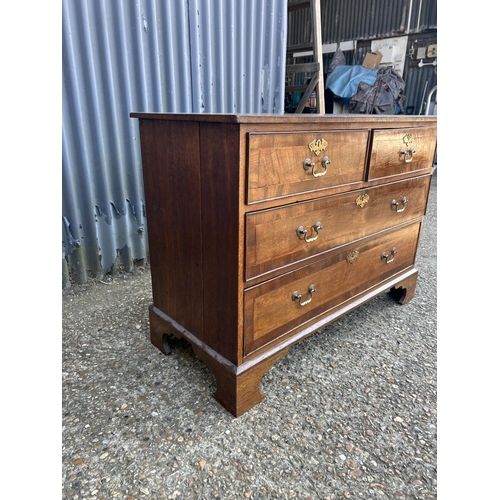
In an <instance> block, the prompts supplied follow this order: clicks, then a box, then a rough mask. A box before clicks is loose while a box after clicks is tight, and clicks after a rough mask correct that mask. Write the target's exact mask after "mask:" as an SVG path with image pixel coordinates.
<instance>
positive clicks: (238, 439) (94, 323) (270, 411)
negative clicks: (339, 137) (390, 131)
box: [62, 171, 437, 500]
mask: <svg viewBox="0 0 500 500" xmlns="http://www.w3.org/2000/svg"><path fill="white" fill-rule="evenodd" d="M436 202H437V171H436V173H435V174H434V176H433V181H432V187H431V193H430V198H429V206H428V212H427V215H426V220H425V223H424V229H423V234H422V236H421V240H420V247H419V253H418V257H417V268H418V269H419V278H418V282H417V290H416V294H415V297H414V299H413V300H412V301H410V302H409V303H408V304H406V305H404V306H401V305H399V304H398V303H396V302H394V301H393V300H392V299H390V298H389V297H388V296H387V294H382V295H380V296H378V297H376V298H375V299H373V300H372V301H371V302H369V303H367V304H365V305H363V306H361V307H360V308H358V309H357V310H355V311H352V312H351V313H349V314H347V315H346V316H344V317H342V318H341V319H339V320H338V321H336V322H334V323H332V324H330V325H329V326H327V327H325V328H324V329H322V330H320V331H318V332H316V333H315V334H313V335H311V336H310V337H308V338H307V339H304V340H303V341H301V342H300V343H299V344H296V345H295V346H292V348H291V349H290V351H289V353H288V355H287V356H285V357H284V358H282V359H280V360H278V361H277V362H276V364H275V365H274V368H273V369H272V370H270V371H269V372H268V373H267V374H266V375H265V376H264V378H263V380H262V384H261V389H262V392H263V393H264V394H265V399H264V401H263V402H262V403H260V404H258V405H257V406H255V407H254V408H252V409H251V410H249V411H248V412H246V413H245V414H243V415H242V416H241V417H239V418H234V417H233V416H232V415H231V414H230V413H229V412H227V411H226V410H225V409H224V408H222V407H221V406H220V405H219V403H217V401H215V400H214V398H213V397H212V393H213V392H214V390H215V379H214V377H213V375H212V374H211V372H210V371H209V370H208V369H207V368H206V366H205V365H204V364H203V363H202V362H201V361H200V360H199V359H198V358H197V357H196V356H195V355H194V354H193V351H192V349H191V347H190V345H189V344H188V343H186V342H185V341H181V340H175V341H173V342H172V346H173V353H172V355H170V356H164V355H163V354H161V353H160V352H159V351H158V350H157V349H156V348H155V347H153V346H152V345H151V343H150V342H149V330H148V306H149V304H150V303H151V301H152V295H151V276H150V272H149V268H148V267H147V266H145V267H137V268H135V269H134V270H133V271H132V272H128V273H125V272H121V273H119V274H117V275H114V276H112V277H111V276H108V277H106V278H105V279H103V280H94V281H93V282H91V283H88V284H86V285H80V286H73V287H72V288H71V289H69V290H64V291H63V293H62V295H63V297H62V342H63V348H62V371H63V382H62V498H63V499H68V500H69V499H73V500H79V499H86V498H92V499H94V498H95V499H106V500H107V499H113V498H116V499H127V500H135V499H150V500H152V499H157V500H159V499H182V500H184V499H238V498H242V499H245V498H251V499H275V498H276V499H285V498H297V499H331V500H333V499H344V498H351V499H354V498H365V499H377V498H380V499H391V500H392V499H398V498H401V499H430V498H437V285H436V282H437V233H436V228H437V203H436Z"/></svg>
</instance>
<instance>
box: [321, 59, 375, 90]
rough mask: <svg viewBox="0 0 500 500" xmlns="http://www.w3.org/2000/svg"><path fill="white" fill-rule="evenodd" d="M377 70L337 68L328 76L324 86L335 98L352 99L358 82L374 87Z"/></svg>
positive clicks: (356, 67)
mask: <svg viewBox="0 0 500 500" xmlns="http://www.w3.org/2000/svg"><path fill="white" fill-rule="evenodd" d="M377 73H378V69H368V68H365V67H364V66H360V65H355V66H337V67H336V68H334V70H333V71H332V72H331V73H330V74H329V75H328V77H327V79H326V83H325V86H326V88H327V89H330V90H331V91H332V92H333V93H334V94H335V95H336V96H339V97H347V98H350V97H352V96H353V95H354V94H355V93H356V92H357V90H358V85H359V82H364V83H367V84H368V85H374V84H375V80H376V79H377Z"/></svg>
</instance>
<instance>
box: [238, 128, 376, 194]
mask: <svg viewBox="0 0 500 500" xmlns="http://www.w3.org/2000/svg"><path fill="white" fill-rule="evenodd" d="M368 135H369V132H368V131H367V130H355V131H351V130H349V131H338V132H332V131H329V132H322V131H318V132H306V131H304V132H293V133H276V132H272V133H271V132H266V133H250V134H249V137H248V142H249V144H248V146H249V154H248V185H247V202H248V203H255V202H257V201H263V200H269V199H275V198H282V197H285V196H289V195H292V194H298V193H305V192H310V191H316V190H321V189H327V188H331V187H336V186H343V185H348V184H352V183H355V182H361V181H363V176H364V169H365V160H366V150H367V143H368Z"/></svg>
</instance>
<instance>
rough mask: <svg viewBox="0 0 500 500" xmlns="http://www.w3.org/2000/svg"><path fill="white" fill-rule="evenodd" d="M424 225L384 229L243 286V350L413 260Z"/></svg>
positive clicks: (284, 332) (308, 318) (318, 313)
mask: <svg viewBox="0 0 500 500" xmlns="http://www.w3.org/2000/svg"><path fill="white" fill-rule="evenodd" d="M420 225H421V221H418V222H415V223H413V224H409V225H405V226H402V227H400V228H399V229H397V230H389V231H386V232H384V233H382V234H379V235H377V236H373V237H371V238H368V239H365V240H362V241H361V242H359V245H349V247H346V249H345V250H343V251H341V252H338V253H336V254H335V255H333V256H330V257H328V258H325V259H323V260H320V261H318V262H315V263H314V264H311V265H309V266H306V267H303V268H301V269H299V270H297V271H295V272H292V273H288V274H285V275H282V276H280V277H278V278H275V279H272V280H268V281H266V282H264V283H262V284H260V285H257V286H255V287H252V288H248V289H247V290H245V292H244V299H243V300H244V302H243V307H244V320H243V328H244V345H245V348H244V349H245V355H247V354H249V353H251V352H253V351H254V350H256V349H258V348H259V347H262V346H264V345H265V344H267V343H269V342H271V341H273V340H275V339H278V338H280V337H283V336H286V335H287V334H292V333H294V331H297V329H298V328H299V327H300V326H301V325H304V324H305V323H307V322H310V321H311V320H314V319H315V318H318V317H320V316H321V315H324V314H325V313H327V312H329V311H330V310H332V309H333V308H335V307H339V306H340V305H342V304H343V303H345V302H346V301H348V300H349V299H353V298H355V297H356V296H358V295H360V294H361V293H363V292H365V291H366V290H368V289H369V288H371V287H374V286H376V285H377V284H379V283H380V282H382V281H383V280H386V279H389V278H390V277H391V276H393V275H395V274H396V273H398V272H401V271H403V270H404V269H406V268H408V267H410V266H412V265H413V264H414V261H415V255H416V250H417V243H418V237H419V231H420Z"/></svg>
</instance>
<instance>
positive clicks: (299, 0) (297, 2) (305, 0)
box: [288, 0, 311, 12]
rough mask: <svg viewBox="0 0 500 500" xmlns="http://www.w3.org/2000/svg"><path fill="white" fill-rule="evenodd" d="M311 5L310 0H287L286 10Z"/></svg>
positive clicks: (306, 7)
mask: <svg viewBox="0 0 500 500" xmlns="http://www.w3.org/2000/svg"><path fill="white" fill-rule="evenodd" d="M310 6H311V0H289V2H288V12H291V11H292V10H299V9H308V8H309V7H310Z"/></svg>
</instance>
